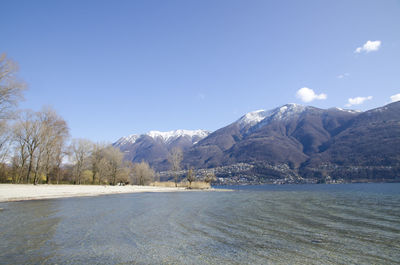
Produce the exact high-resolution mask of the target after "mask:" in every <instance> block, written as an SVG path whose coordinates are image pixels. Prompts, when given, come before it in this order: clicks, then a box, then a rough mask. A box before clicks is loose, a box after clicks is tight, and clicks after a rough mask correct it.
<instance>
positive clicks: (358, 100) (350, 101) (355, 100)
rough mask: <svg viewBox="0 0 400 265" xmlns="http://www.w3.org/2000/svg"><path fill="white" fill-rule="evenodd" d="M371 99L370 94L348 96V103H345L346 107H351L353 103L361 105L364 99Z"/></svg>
mask: <svg viewBox="0 0 400 265" xmlns="http://www.w3.org/2000/svg"><path fill="white" fill-rule="evenodd" d="M371 99H372V96H369V97H355V98H349V99H348V100H347V102H348V103H347V104H346V107H351V106H353V105H361V104H363V103H364V101H366V100H371Z"/></svg>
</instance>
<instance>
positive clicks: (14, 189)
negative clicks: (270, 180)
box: [0, 184, 215, 203]
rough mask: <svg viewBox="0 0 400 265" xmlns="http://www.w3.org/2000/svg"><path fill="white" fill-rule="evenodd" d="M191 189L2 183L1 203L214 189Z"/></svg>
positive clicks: (0, 190)
mask: <svg viewBox="0 0 400 265" xmlns="http://www.w3.org/2000/svg"><path fill="white" fill-rule="evenodd" d="M214 190H215V189H209V190H194V189H193V190H190V189H186V188H183V187H177V188H176V187H157V186H136V185H126V186H104V185H62V184H57V185H51V184H40V185H33V184H0V203H2V202H16V201H32V200H46V199H58V198H72V197H92V196H101V195H109V194H127V193H143V192H184V191H214Z"/></svg>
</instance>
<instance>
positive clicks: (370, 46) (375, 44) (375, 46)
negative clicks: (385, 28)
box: [354, 40, 382, 53]
mask: <svg viewBox="0 0 400 265" xmlns="http://www.w3.org/2000/svg"><path fill="white" fill-rule="evenodd" d="M381 43H382V42H381V41H380V40H376V41H370V40H369V41H367V42H366V43H364V45H363V46H361V47H358V48H357V49H356V50H355V51H354V52H355V53H361V52H367V53H368V52H374V51H377V50H379V48H380V47H381Z"/></svg>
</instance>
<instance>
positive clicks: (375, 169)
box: [114, 102, 400, 182]
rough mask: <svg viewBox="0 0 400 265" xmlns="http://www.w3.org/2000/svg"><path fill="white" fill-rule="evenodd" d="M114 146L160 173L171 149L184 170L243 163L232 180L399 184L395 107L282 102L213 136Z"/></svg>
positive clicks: (399, 106)
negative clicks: (358, 107) (178, 155)
mask: <svg viewBox="0 0 400 265" xmlns="http://www.w3.org/2000/svg"><path fill="white" fill-rule="evenodd" d="M114 146H116V147H119V148H120V149H121V150H122V151H123V152H125V154H126V159H129V160H131V161H134V162H140V161H142V160H144V161H148V162H149V163H150V164H151V165H152V166H153V167H154V168H155V169H157V170H166V169H168V167H169V165H168V162H167V154H168V152H169V151H170V150H171V149H172V148H173V147H180V148H181V149H182V150H183V151H184V160H183V163H182V165H184V166H186V167H188V166H192V167H195V168H217V167H219V168H220V167H226V166H231V165H235V164H247V165H250V167H246V168H247V169H246V171H240V170H239V171H238V172H236V173H237V175H241V176H242V177H245V178H246V177H249V176H251V178H252V179H254V178H255V179H257V180H263V179H287V176H288V175H290V176H291V177H290V179H291V181H292V182H302V181H304V180H305V179H313V180H315V181H326V180H329V181H331V180H335V179H337V180H345V181H353V180H354V181H356V180H362V181H369V180H379V181H394V180H397V179H398V180H400V102H395V103H391V104H388V105H386V106H384V107H381V108H377V109H373V110H369V111H365V112H360V111H354V110H344V109H340V108H331V109H319V108H315V107H311V106H302V105H297V104H287V105H284V106H281V107H278V108H275V109H272V110H258V111H254V112H250V113H247V114H246V115H244V116H242V117H241V118H239V119H238V120H237V121H235V122H233V123H231V124H229V125H228V126H226V127H223V128H221V129H219V130H216V131H215V132H212V133H210V132H207V131H204V130H197V131H186V130H177V131H172V132H165V133H162V132H156V131H152V132H149V133H147V134H143V135H131V136H128V137H122V138H121V139H119V140H118V141H117V142H116V143H114ZM249 168H250V169H249ZM229 172H230V173H229V174H230V176H232V175H233V176H234V175H235V172H233V173H232V169H230V170H229ZM261 182H262V181H261Z"/></svg>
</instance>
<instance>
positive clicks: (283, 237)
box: [0, 184, 400, 264]
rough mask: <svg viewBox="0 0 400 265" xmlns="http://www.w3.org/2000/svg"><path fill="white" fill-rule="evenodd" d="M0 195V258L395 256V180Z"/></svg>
mask: <svg viewBox="0 0 400 265" xmlns="http://www.w3.org/2000/svg"><path fill="white" fill-rule="evenodd" d="M235 189H236V190H235V191H234V192H180V193H146V194H126V195H111V196H101V197H92V198H90V197H87V198H69V199H56V200H44V201H31V202H13V203H0V208H2V209H3V210H1V211H0V264H399V263H400V184H347V185H293V186H291V185H286V186H272V185H271V186H259V187H242V188H239V189H237V188H235Z"/></svg>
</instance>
